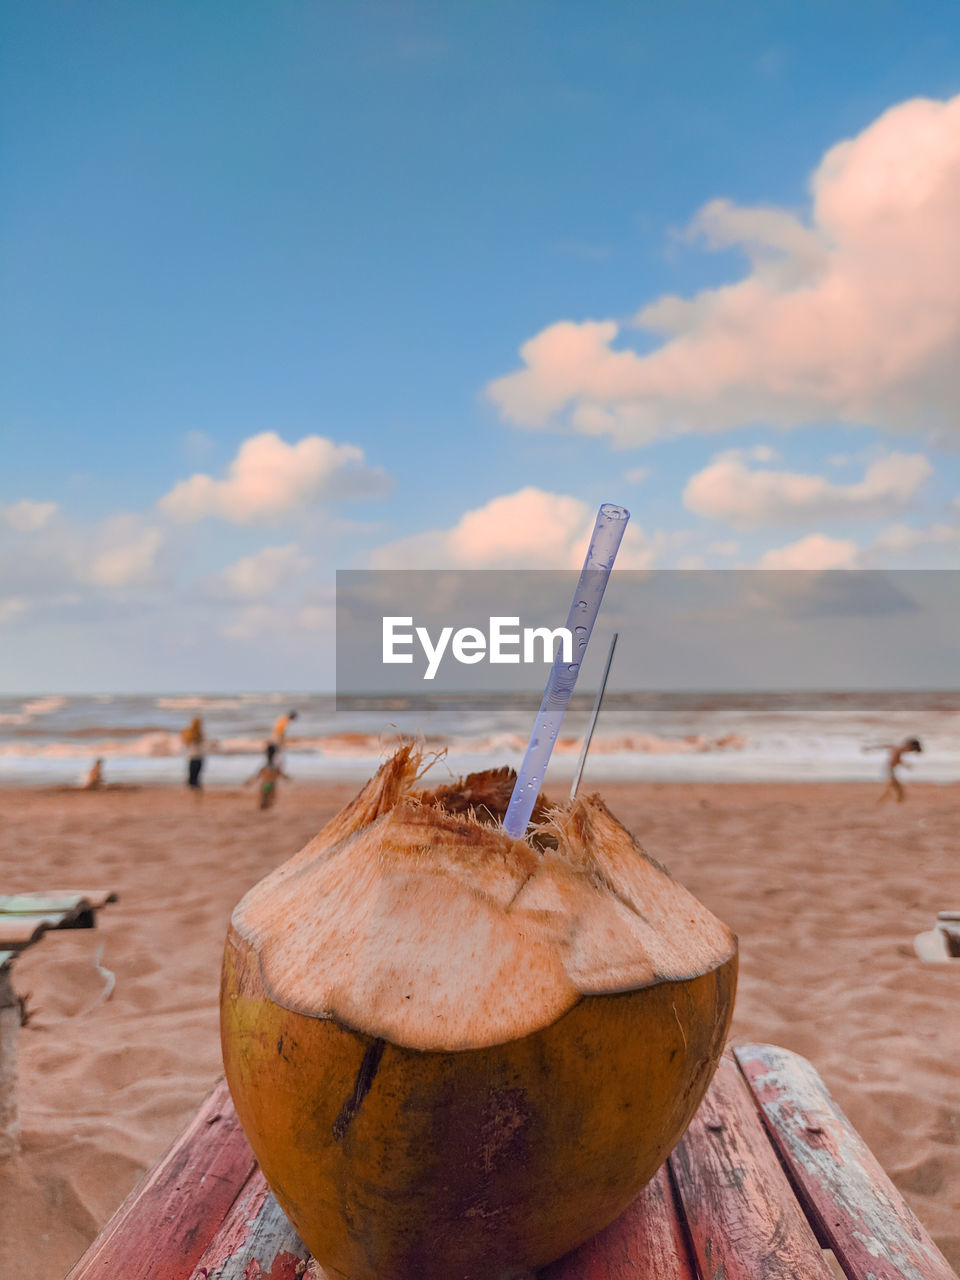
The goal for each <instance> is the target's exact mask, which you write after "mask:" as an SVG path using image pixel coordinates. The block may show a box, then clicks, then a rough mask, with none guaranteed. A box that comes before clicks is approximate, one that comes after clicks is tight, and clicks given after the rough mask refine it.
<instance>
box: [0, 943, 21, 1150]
mask: <svg viewBox="0 0 960 1280" xmlns="http://www.w3.org/2000/svg"><path fill="white" fill-rule="evenodd" d="M13 954H15V953H14V952H0V1160H2V1159H6V1158H7V1157H8V1156H12V1155H14V1154H15V1152H17V1151H18V1150H19V1148H20V1104H19V1100H18V1098H17V1042H18V1040H19V1038H20V1002H19V1001H18V1000H17V996H16V993H15V991H14V990H13V987H12V986H11V985H10V970H9V967H8V966H7V965H5V964H3V956H4V955H13Z"/></svg>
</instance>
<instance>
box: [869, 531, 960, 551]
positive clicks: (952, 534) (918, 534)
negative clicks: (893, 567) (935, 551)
mask: <svg viewBox="0 0 960 1280" xmlns="http://www.w3.org/2000/svg"><path fill="white" fill-rule="evenodd" d="M935 546H960V525H951V524H934V525H930V526H929V527H928V528H926V529H912V528H911V527H910V526H909V525H906V524H894V525H891V526H890V527H889V528H888V529H884V530H883V531H882V532H881V533H879V534H878V535H877V536H876V538H874V540H873V542H872V543H871V544H870V547H869V548H868V555H869V556H870V558H871V559H872V560H876V559H877V558H878V557H879V556H885V557H888V556H905V555H911V554H912V553H913V552H915V551H919V550H921V549H922V548H924V547H935Z"/></svg>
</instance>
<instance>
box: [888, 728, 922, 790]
mask: <svg viewBox="0 0 960 1280" xmlns="http://www.w3.org/2000/svg"><path fill="white" fill-rule="evenodd" d="M884 750H885V751H889V752H890V754H889V756H888V757H887V785H886V786H885V787H884V789H883V791H882V792H881V794H880V796H879V797H878V799H877V804H883V802H884V800H886V799H887V797H888V796H893V797H894V799H895V800H896V801H897V804H902V803H903V801H904V800H905V799H906V794H907V793H906V791H905V790H904V788H903V783H902V782H901V781H900V779H899V778H898V777H897V769H901V768H902V769H909V768H910V764H909V762H908V761H906V760H904V758H903V757H904V756H905V755H909V754H911V753H914V754H917V755H919V754H920V752H922V751H923V747H922V746H921V745H920V739H919V738H905V739H904V740H903V742H901V743H900V745H899V746H894V745H893V744H892V743H889V742H887V743H884Z"/></svg>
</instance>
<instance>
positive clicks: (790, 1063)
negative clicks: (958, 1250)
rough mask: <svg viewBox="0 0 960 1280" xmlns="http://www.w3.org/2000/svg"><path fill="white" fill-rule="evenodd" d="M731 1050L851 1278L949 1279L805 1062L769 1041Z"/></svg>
mask: <svg viewBox="0 0 960 1280" xmlns="http://www.w3.org/2000/svg"><path fill="white" fill-rule="evenodd" d="M735 1052H736V1057H737V1060H738V1062H739V1064H740V1069H741V1071H742V1072H743V1074H744V1077H745V1078H746V1081H747V1084H748V1085H749V1087H750V1089H751V1091H752V1093H753V1096H754V1097H755V1098H756V1100H757V1103H758V1104H759V1106H760V1108H761V1111H762V1114H763V1117H764V1119H765V1121H766V1123H767V1126H768V1130H769V1132H770V1135H771V1139H772V1141H773V1142H774V1145H775V1146H776V1148H777V1151H778V1152H779V1153H780V1156H781V1158H782V1159H783V1161H784V1163H785V1164H786V1166H787V1168H788V1170H789V1172H790V1176H791V1178H792V1179H793V1182H794V1184H795V1186H796V1188H797V1194H798V1196H799V1197H800V1201H801V1203H802V1204H803V1206H804V1209H805V1211H806V1213H807V1215H808V1216H809V1218H810V1220H811V1222H812V1223H814V1225H815V1228H816V1230H817V1231H818V1233H819V1234H820V1237H821V1239H822V1240H823V1241H824V1242H825V1243H827V1244H829V1246H830V1248H831V1249H832V1250H833V1252H834V1253H835V1254H836V1256H837V1258H838V1259H839V1261H840V1264H841V1266H842V1267H843V1268H844V1270H845V1271H846V1273H847V1275H848V1276H849V1277H851V1280H867V1278H868V1277H869V1280H956V1276H955V1274H954V1272H953V1270H952V1269H951V1268H950V1266H949V1264H948V1263H947V1260H946V1258H944V1256H943V1254H942V1253H941V1252H940V1250H939V1249H938V1248H937V1247H936V1245H935V1244H934V1243H933V1241H932V1240H931V1239H930V1237H929V1236H928V1235H927V1233H926V1232H925V1231H924V1229H923V1227H922V1226H921V1225H920V1223H919V1222H918V1220H917V1218H916V1215H915V1214H914V1213H913V1211H912V1210H911V1209H910V1208H909V1206H908V1205H907V1204H906V1202H905V1201H904V1199H903V1197H902V1196H901V1195H900V1193H899V1191H897V1189H896V1187H894V1185H893V1183H892V1182H891V1181H890V1179H889V1178H888V1177H887V1175H886V1174H885V1173H884V1171H883V1169H882V1168H881V1167H880V1165H879V1163H878V1162H877V1159H876V1157H875V1156H874V1155H873V1153H872V1152H871V1151H870V1149H869V1147H868V1146H867V1145H866V1143H865V1142H864V1141H863V1139H862V1138H861V1137H860V1135H859V1134H858V1133H857V1131H856V1130H855V1129H854V1128H853V1126H852V1125H851V1124H850V1121H849V1120H848V1119H847V1118H846V1116H845V1115H844V1114H843V1112H842V1111H841V1110H840V1108H839V1107H838V1106H837V1104H836V1103H835V1102H834V1100H833V1098H831V1096H830V1094H829V1093H828V1091H827V1088H826V1086H825V1085H824V1083H823V1081H822V1080H821V1079H820V1077H819V1075H818V1074H817V1072H816V1071H815V1070H814V1068H813V1067H812V1066H811V1065H810V1063H809V1062H807V1061H806V1059H805V1058H801V1057H799V1056H798V1055H797V1054H794V1053H790V1052H789V1051H788V1050H786V1049H778V1048H775V1047H774V1046H772V1045H744V1046H742V1047H741V1048H738V1049H737V1050H736V1051H735Z"/></svg>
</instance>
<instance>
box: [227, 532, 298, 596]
mask: <svg viewBox="0 0 960 1280" xmlns="http://www.w3.org/2000/svg"><path fill="white" fill-rule="evenodd" d="M309 567H310V558H309V556H306V555H304V553H303V552H302V551H301V550H300V548H299V547H298V546H297V544H296V543H293V542H292V543H289V544H288V545H287V546H284V547H264V548H263V550H262V551H257V552H255V553H254V554H253V555H251V556H243V557H242V558H241V559H240V560H235V561H234V562H233V564H230V565H227V567H226V568H225V569H222V570H221V571H220V573H219V574H218V576H217V579H216V583H215V589H216V590H217V591H218V592H219V593H222V594H223V595H226V596H229V597H231V598H233V599H237V600H258V599H260V598H262V597H263V596H267V595H270V594H271V593H272V592H274V591H276V590H278V589H279V588H280V587H283V586H287V585H288V584H289V583H291V582H292V581H293V580H294V579H295V578H297V577H298V576H299V575H300V574H301V573H303V572H304V571H305V570H306V569H308V568H309Z"/></svg>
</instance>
